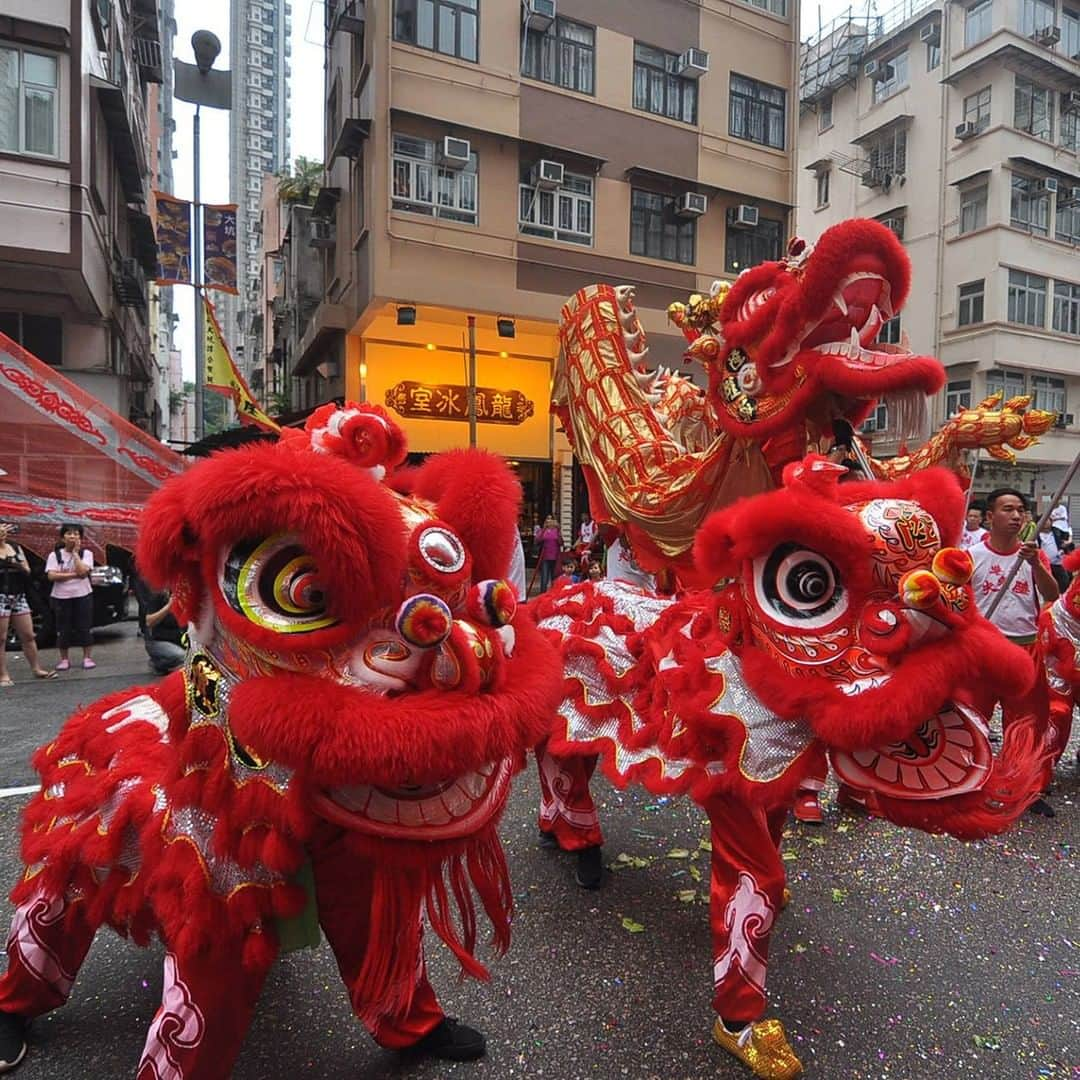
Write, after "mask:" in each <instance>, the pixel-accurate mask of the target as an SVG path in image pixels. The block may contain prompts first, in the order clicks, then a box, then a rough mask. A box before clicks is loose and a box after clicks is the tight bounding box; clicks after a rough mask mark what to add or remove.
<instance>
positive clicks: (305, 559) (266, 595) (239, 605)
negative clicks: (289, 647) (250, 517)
mask: <svg viewBox="0 0 1080 1080" xmlns="http://www.w3.org/2000/svg"><path fill="white" fill-rule="evenodd" d="M220 585H221V594H222V596H224V597H225V600H226V601H227V603H228V604H229V606H230V607H231V608H232V609H233V610H234V611H238V612H239V613H240V614H241V615H243V616H244V617H245V618H246V619H247V620H248V621H249V622H251V623H254V624H255V625H256V626H261V627H263V628H265V629H267V630H273V631H275V632H277V633H279V634H300V633H307V632H309V631H312V630H322V629H325V628H326V627H328V626H333V625H334V624H335V623H336V622H337V620H336V619H335V618H333V617H332V616H330V615H329V614H327V602H326V600H327V598H326V593H325V590H324V588H323V585H322V583H321V581H320V578H319V568H318V565H317V563H316V561H315V558H314V556H312V555H311V554H310V553H309V552H308V551H306V550H305V549H304V548H303V546H302V545H301V544H300V543H299V542H298V541H297V539H296V538H295V537H293V536H284V535H280V536H271V537H269V538H268V539H266V540H255V541H245V542H244V543H241V544H237V545H235V546H234V547H233V548H232V549H231V550H230V551H229V553H228V554H227V555H226V556H225V561H224V563H223V564H222V569H221V578H220Z"/></svg>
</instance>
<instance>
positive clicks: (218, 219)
mask: <svg viewBox="0 0 1080 1080" xmlns="http://www.w3.org/2000/svg"><path fill="white" fill-rule="evenodd" d="M203 278H204V279H205V280H204V285H205V287H206V288H208V289H221V290H222V291H223V292H230V293H235V292H236V205H235V204H231V205H229V206H204V207H203Z"/></svg>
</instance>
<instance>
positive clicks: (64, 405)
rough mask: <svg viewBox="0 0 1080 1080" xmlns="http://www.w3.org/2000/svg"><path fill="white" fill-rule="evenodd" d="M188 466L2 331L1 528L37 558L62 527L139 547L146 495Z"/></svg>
mask: <svg viewBox="0 0 1080 1080" xmlns="http://www.w3.org/2000/svg"><path fill="white" fill-rule="evenodd" d="M186 464H187V462H186V461H185V459H184V458H182V457H181V456H180V455H179V454H177V453H175V452H174V451H172V450H170V449H169V448H168V447H166V446H163V445H162V444H161V443H159V442H158V441H157V440H156V439H154V438H153V437H151V436H150V435H147V434H146V433H145V432H143V431H140V430H139V429H138V428H137V427H135V426H134V425H133V424H130V423H128V421H127V420H125V419H124V418H123V417H121V416H118V415H117V414H116V413H114V412H113V411H112V409H110V408H108V407H107V406H106V405H103V404H102V403H101V402H100V401H98V400H97V399H96V398H94V397H92V396H91V395H90V394H88V393H87V392H86V391H85V390H83V389H81V388H80V387H78V386H76V385H75V384H74V383H73V382H71V380H70V379H66V378H65V377H64V376H63V375H61V374H60V373H59V372H58V371H57V370H56V369H55V368H51V367H49V366H48V364H44V363H42V362H41V361H40V360H38V359H37V357H35V356H33V355H31V354H30V353H28V352H27V351H26V350H25V349H23V348H22V347H21V346H19V345H16V344H15V342H14V341H12V340H11V339H10V338H9V337H6V336H5V335H4V334H2V333H0V469H2V470H3V473H0V521H9V522H14V523H17V524H18V525H19V527H20V531H19V536H18V541H19V543H21V544H25V545H26V546H28V547H29V548H31V550H36V551H37V552H38V553H39V554H42V553H43V552H44V551H46V550H48V549H49V548H51V547H52V545H53V544H54V543H55V540H56V529H57V526H58V525H59V524H60V523H61V522H65V521H71V522H76V523H78V524H80V525H82V526H84V528H85V529H86V536H87V540H88V541H90V543H91V546H93V547H96V548H98V549H99V553H100V554H104V550H105V545H106V544H115V545H118V546H120V547H124V548H127V549H129V550H133V549H134V546H135V534H136V527H137V524H138V519H139V514H140V512H141V511H142V507H143V505H144V504H145V503H146V500H147V499H148V498H149V496H150V495H151V494H152V493H153V492H154V491H155V490H156V489H157V488H158V487H160V485H161V483H162V481H164V480H167V479H168V478H169V477H170V476H172V475H173V474H174V473H179V472H182V471H183V469H184V468H185V466H186Z"/></svg>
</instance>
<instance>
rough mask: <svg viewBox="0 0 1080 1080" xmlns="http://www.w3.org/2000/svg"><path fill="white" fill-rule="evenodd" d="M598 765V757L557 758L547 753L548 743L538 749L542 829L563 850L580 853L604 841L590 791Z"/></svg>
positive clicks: (541, 744)
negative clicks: (552, 837)
mask: <svg viewBox="0 0 1080 1080" xmlns="http://www.w3.org/2000/svg"><path fill="white" fill-rule="evenodd" d="M596 762H597V758H596V756H595V755H589V756H584V757H559V756H556V755H555V754H552V753H551V752H550V751H549V750H548V748H547V741H546V740H545V741H544V742H542V743H540V745H539V746H537V748H536V767H537V770H538V771H539V773H540V828H541V829H542V830H543V831H544V832H547V833H552V834H553V835H554V837H555V839H556V840H557V841H558V843H559V847H561V848H562V849H563V851H579V850H580V849H581V848H587V847H596V846H597V845H600V844H603V842H604V834H603V833H602V832H601V831H600V815H599V814H597V812H596V804H595V803H594V802H593V799H592V794H591V792H590V791H589V780H590V779H592V774H593V773H594V772H595V771H596Z"/></svg>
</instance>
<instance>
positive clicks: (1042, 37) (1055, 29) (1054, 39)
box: [1031, 26, 1061, 46]
mask: <svg viewBox="0 0 1080 1080" xmlns="http://www.w3.org/2000/svg"><path fill="white" fill-rule="evenodd" d="M1031 36H1032V38H1033V39H1034V40H1035V41H1037V42H1038V43H1039V44H1040V45H1047V46H1050V45H1056V44H1057V43H1058V42H1059V41H1060V40H1061V27H1060V26H1042V27H1040V28H1039V29H1038V30H1036V31H1035V33H1034V34H1032V35H1031Z"/></svg>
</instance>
